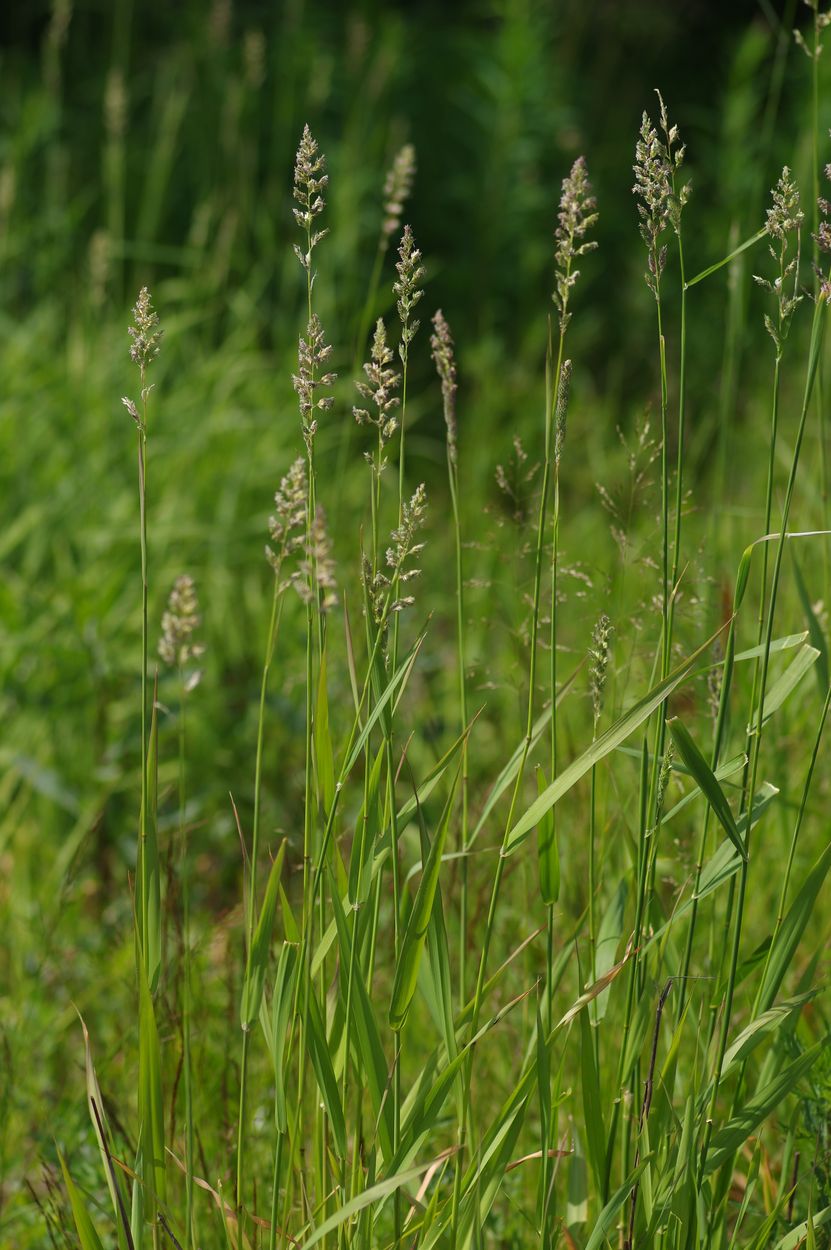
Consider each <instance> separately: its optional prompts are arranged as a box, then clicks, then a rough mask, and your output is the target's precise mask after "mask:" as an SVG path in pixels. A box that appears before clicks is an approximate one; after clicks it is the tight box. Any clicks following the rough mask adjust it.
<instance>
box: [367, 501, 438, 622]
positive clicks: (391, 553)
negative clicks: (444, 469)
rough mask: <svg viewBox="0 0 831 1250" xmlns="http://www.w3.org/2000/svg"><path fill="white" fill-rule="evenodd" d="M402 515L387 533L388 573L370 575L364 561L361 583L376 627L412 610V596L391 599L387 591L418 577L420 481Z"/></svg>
mask: <svg viewBox="0 0 831 1250" xmlns="http://www.w3.org/2000/svg"><path fill="white" fill-rule="evenodd" d="M403 513H404V515H403V519H402V521H401V524H400V525H398V526H396V528H395V529H394V530H393V531H392V533H391V534H390V546H389V547H387V551H386V565H387V568H388V569H389V573H388V574H387V573H382V572H380V570H379V571H378V572H377V573H375V574H374V575H373V573H372V567H371V564H370V562H369V560H368V559H366V558H365V559H364V580H365V582H366V584H367V593H368V595H369V601H370V605H371V608H372V613H373V617H374V619H375V622H376V624H378V625H383V624H384V623H385V622H386V620H387V619H388V618H389V617H390V615H392V614H393V613H397V612H401V611H403V609H404V608H408V607H411V606H412V604H413V603H414V602H415V598H414V596H413V595H396V596H395V598H393V599H392V600H390V592H391V590H392V588H393V587H394V586H400V585H403V583H405V582H411V581H413V580H414V579H415V578H416V577H419V576H420V575H421V569H420V568H419V567H418V564H417V563H414V561H415V560H416V557H417V556H418V555H419V554H420V552H421V551H423V549H424V543H423V542H418V541H417V537H418V533H419V531H420V530H421V529H422V528H423V527H424V522H425V519H426V515H427V490H426V488H425V486H424V483H423V482H422V483H421V485H420V486H417V487H416V489H415V491H414V492H413V495H412V497H411V498H410V500H409V502H407V501H405V503H404V509H403Z"/></svg>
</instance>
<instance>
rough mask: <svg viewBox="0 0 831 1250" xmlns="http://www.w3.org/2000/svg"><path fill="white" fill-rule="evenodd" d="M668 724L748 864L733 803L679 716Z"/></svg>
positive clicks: (708, 799)
mask: <svg viewBox="0 0 831 1250" xmlns="http://www.w3.org/2000/svg"><path fill="white" fill-rule="evenodd" d="M667 724H668V726H669V730H670V733H671V734H672V740H673V742H674V743H675V745H676V747H677V748H678V753H679V755H680V756H681V758H682V759H683V761H684V763H685V764H686V765H687V768H688V769H689V770H690V772H691V773H692V775H693V777H694V778H695V780H696V782H697V784H698V786H699V789H700V790H701V792H702V794H703V795H704V797H705V798H706V799H707V802H708V803H709V804H710V807H711V808H712V809H713V813H714V815H715V817H716V819H717V820H718V822H719V824H720V825H721V827H722V829H723V830H724V832H725V833H726V834H727V836H728V838H729V839H730V841H731V842H732V843H733V845H734V847H735V848H736V850H737V851H738V853H739V855H740V856H741V858H742V859H743V860H745V861H746V860H747V851H746V850H745V848H744V843H743V842H742V840H741V838H740V836H739V831H738V829H737V828H736V822H735V820H734V819H733V813H732V812H731V810H730V804H729V803H728V802H727V798H726V796H725V793H724V791H723V790H722V788H721V786H720V785H719V783H718V781H717V780H716V777H715V774H714V773H713V770H712V769H711V768H710V765H709V764H708V763H707V761H706V760H705V758H704V756H703V755H702V754H701V752H700V751H699V749H698V747H697V746H696V745H695V743H694V742H693V740H692V737H691V736H690V733H689V731H688V730H687V728H686V726H685V725H683V724H682V722H681V721H680V720H678V718H677V717H673V719H672V720H669V721H667Z"/></svg>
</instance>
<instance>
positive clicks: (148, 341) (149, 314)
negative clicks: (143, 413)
mask: <svg viewBox="0 0 831 1250" xmlns="http://www.w3.org/2000/svg"><path fill="white" fill-rule="evenodd" d="M127 332H128V334H129V335H130V338H131V339H132V340H133V343H132V346H131V348H130V359H131V360H132V362H133V364H136V365H138V367H139V369H141V371H142V378H143V376H144V372H145V370H146V369H147V366H148V365H149V364H150V363H151V361H153V360H155V359H156V357H157V356H158V354H159V349H160V347H161V341H162V334H163V333H164V331H163V330H160V329H159V316H158V313H157V312H156V310H155V309H154V307H153V301H152V299H151V297H150V292H149V291H148V289H147V287H146V286H143V287H142V288H141V290H140V291H139V296H138V299H137V300H136V302H135V305H134V307H133V324H132V325H131V326H130V327H129V329H128V331H127Z"/></svg>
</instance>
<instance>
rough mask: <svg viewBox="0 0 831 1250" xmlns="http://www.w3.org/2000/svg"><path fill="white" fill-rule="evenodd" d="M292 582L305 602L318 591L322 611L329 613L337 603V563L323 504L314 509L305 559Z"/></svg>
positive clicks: (317, 595)
mask: <svg viewBox="0 0 831 1250" xmlns="http://www.w3.org/2000/svg"><path fill="white" fill-rule="evenodd" d="M292 580H293V583H294V586H295V589H296V590H297V593H298V594H299V596H300V598H301V599H302V600H303V602H304V603H308V602H309V599H310V598H314V597H315V591H316V597H317V601H318V604H319V607H320V611H321V612H328V611H329V610H330V609H331V608H333V607H334V606H335V604H336V603H337V601H338V597H337V595H336V593H335V590H336V587H337V581H336V579H335V562H334V560H333V559H332V540H331V539H330V537H329V534H328V532H327V529H326V513H325V511H324V509H323V505H322V504H318V505H317V507H316V508H315V514H314V517H313V519H312V526H311V532H310V536H309V540H308V542H307V543H306V546H305V551H304V558H303V560H302V561H301V563H300V568H299V569H298V570H297V575H296V576H295V577H294V578H293V579H292ZM313 588H314V589H313Z"/></svg>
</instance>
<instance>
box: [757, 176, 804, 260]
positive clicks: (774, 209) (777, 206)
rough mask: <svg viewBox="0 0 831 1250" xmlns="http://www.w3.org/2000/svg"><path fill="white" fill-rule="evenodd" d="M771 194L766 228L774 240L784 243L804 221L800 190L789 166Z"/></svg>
mask: <svg viewBox="0 0 831 1250" xmlns="http://www.w3.org/2000/svg"><path fill="white" fill-rule="evenodd" d="M770 194H771V200H772V203H771V206H770V208H769V209H768V210H767V221H766V222H765V228H766V229H767V232H768V234H769V235H770V236H771V238H772V239H778V240H779V241H780V242H784V241H785V239H786V237H787V236H788V235H789V234H793V232H794V231H795V230H798V229H799V227H800V226H801V225H802V222H803V220H804V214H803V213H802V211H801V210H800V207H799V188H798V187H797V185H796V183H795V182H794V180H793V178H792V177H791V171H790V169H789V168H788V166H787V165H785V167H784V168H783V170H782V173H781V174H780V175H779V180H778V182H777V183H776V186H775V187H774V188H773V190H772V191H771V193H770Z"/></svg>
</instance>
